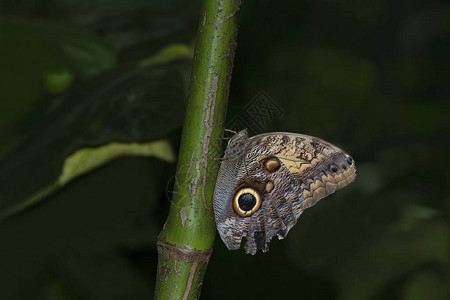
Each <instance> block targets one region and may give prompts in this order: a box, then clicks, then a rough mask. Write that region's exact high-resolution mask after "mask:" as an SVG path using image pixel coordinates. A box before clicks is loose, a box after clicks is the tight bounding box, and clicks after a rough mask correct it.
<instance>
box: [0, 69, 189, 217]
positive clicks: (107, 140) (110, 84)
mask: <svg viewBox="0 0 450 300" xmlns="http://www.w3.org/2000/svg"><path fill="white" fill-rule="evenodd" d="M183 66H184V65H183V64H181V62H180V64H178V65H171V66H164V67H147V68H136V67H135V68H121V69H117V70H114V71H112V72H109V73H105V74H102V75H101V76H98V77H96V78H94V79H92V80H89V81H87V82H85V83H82V84H79V85H77V86H74V87H73V88H71V89H70V90H69V91H68V92H67V93H65V94H64V95H63V96H62V97H60V98H59V99H57V100H56V103H55V104H54V107H53V108H52V109H51V110H50V111H49V112H48V113H47V114H46V115H45V117H44V118H42V119H41V120H40V122H38V123H37V124H34V126H33V127H32V128H29V129H28V131H27V132H24V133H22V134H20V135H21V136H26V137H27V138H25V139H24V140H23V141H22V142H21V143H19V144H17V145H16V146H14V147H13V146H8V143H7V142H5V145H6V146H7V147H6V148H10V150H9V151H8V152H7V153H5V154H3V155H2V157H0V218H2V217H5V216H7V215H9V214H11V213H13V212H16V211H19V210H21V209H23V208H25V207H28V206H30V205H32V204H34V203H36V202H38V201H40V200H42V199H44V198H45V197H46V196H48V195H49V194H51V193H53V192H54V191H55V190H56V189H57V188H59V187H60V186H61V182H62V183H66V182H67V181H68V180H70V179H72V178H74V177H75V176H76V175H78V174H82V173H84V172H86V171H88V170H90V169H92V168H93V167H95V166H97V165H99V164H101V163H104V162H106V161H108V160H109V159H112V158H114V157H117V156H118V155H123V154H130V153H131V154H133V155H139V154H141V155H142V154H144V155H158V156H159V157H162V156H161V155H162V154H161V150H158V149H155V148H154V147H155V146H154V145H153V146H151V147H150V146H149V144H148V143H149V142H151V141H154V140H155V139H160V138H161V137H162V136H164V135H166V134H167V133H168V132H170V131H172V130H174V129H175V128H178V127H180V126H181V123H182V120H183V117H184V99H185V98H184V97H185V94H184V86H183V84H184V77H183V75H182V68H183ZM117 143H119V144H117ZM136 143H138V144H141V145H137V144H136ZM125 144H128V145H125ZM104 145H109V147H105V148H101V147H100V146H104ZM160 146H161V145H160ZM87 147H94V148H97V147H100V148H98V149H97V150H98V151H87V150H85V151H84V152H83V151H82V152H79V153H78V154H75V153H77V152H78V151H80V150H81V149H86V148H87ZM80 153H84V155H87V153H88V154H89V155H88V156H89V157H90V158H93V157H95V156H96V158H97V159H100V158H101V159H100V160H99V161H96V162H94V161H91V162H90V163H86V164H84V165H82V166H79V167H78V169H76V170H75V168H74V165H75V164H74V163H73V162H74V161H79V159H76V158H77V157H78V158H79V156H78V155H81V154H80ZM166 154H167V155H168V156H165V157H164V158H165V159H166V160H169V159H173V157H171V156H170V154H169V153H168V152H166ZM71 155H73V156H72V157H71V160H69V161H68V162H67V161H66V159H67V158H68V157H69V156H71ZM84 158H86V156H85V157H84ZM60 180H62V181H60Z"/></svg>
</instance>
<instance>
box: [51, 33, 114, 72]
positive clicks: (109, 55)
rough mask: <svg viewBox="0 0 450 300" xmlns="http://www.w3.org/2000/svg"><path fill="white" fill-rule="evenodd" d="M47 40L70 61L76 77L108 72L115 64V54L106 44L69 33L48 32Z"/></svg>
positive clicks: (84, 35)
mask: <svg viewBox="0 0 450 300" xmlns="http://www.w3.org/2000/svg"><path fill="white" fill-rule="evenodd" d="M48 31H49V30H48V29H47V34H48V39H49V40H50V41H51V42H53V43H54V44H55V45H56V46H57V47H59V48H60V49H61V52H63V53H64V54H65V55H66V57H67V58H68V59H69V60H70V61H71V63H72V65H73V67H74V68H75V70H76V72H77V75H79V76H80V77H81V78H86V77H90V76H94V75H97V74H99V73H100V72H101V71H104V70H108V69H110V68H112V67H113V66H114V65H115V64H116V53H115V51H114V49H113V47H112V46H111V45H110V44H108V43H107V42H105V41H103V40H101V39H99V38H96V37H90V36H87V35H86V34H83V35H80V34H76V33H71V32H60V31H54V32H48Z"/></svg>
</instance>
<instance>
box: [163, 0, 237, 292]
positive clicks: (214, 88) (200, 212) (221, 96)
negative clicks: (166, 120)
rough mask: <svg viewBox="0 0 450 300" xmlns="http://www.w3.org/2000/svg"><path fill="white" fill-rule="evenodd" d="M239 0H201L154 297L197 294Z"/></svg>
mask: <svg viewBox="0 0 450 300" xmlns="http://www.w3.org/2000/svg"><path fill="white" fill-rule="evenodd" d="M239 7H240V0H226V1H225V0H204V1H203V6H202V11H201V15H200V22H199V29H198V33H197V42H196V48H195V55H194V65H193V70H192V75H191V83H190V89H189V99H188V106H187V111H186V117H185V121H184V127H183V134H182V140H181V146H180V154H179V158H178V166H177V174H176V177H175V179H176V180H175V187H174V190H175V192H174V196H173V199H172V205H171V208H170V212H169V216H168V217H167V220H166V223H165V225H164V228H163V230H162V231H161V233H160V235H159V238H158V274H157V281H156V288H155V299H198V298H199V296H200V290H201V285H202V282H203V277H204V275H205V271H206V267H207V265H208V261H209V257H210V256H211V253H212V247H213V242H214V236H215V224H214V212H213V205H212V197H213V193H214V184H215V181H216V176H217V170H218V160H217V158H218V157H220V155H221V151H220V148H221V147H220V146H221V140H220V138H221V136H222V133H223V125H224V120H225V115H226V104H227V101H228V90H229V85H230V80H231V72H232V68H233V60H234V52H235V49H236V36H237V20H236V19H237V16H236V14H237V12H238V10H239Z"/></svg>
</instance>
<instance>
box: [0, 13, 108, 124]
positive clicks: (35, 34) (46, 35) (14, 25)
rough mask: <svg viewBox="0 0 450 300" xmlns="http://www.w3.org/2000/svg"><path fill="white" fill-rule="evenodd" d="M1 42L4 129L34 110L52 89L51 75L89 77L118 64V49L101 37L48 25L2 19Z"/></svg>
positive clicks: (0, 117)
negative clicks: (39, 100) (66, 73)
mask: <svg viewBox="0 0 450 300" xmlns="http://www.w3.org/2000/svg"><path fill="white" fill-rule="evenodd" d="M0 44H1V45H2V46H1V47H0V66H1V68H0V90H1V91H2V101H0V130H1V129H2V128H3V127H4V126H5V125H6V124H9V123H10V122H11V121H13V120H17V119H19V118H21V117H23V116H24V115H26V114H27V113H29V112H30V110H31V107H32V106H33V105H35V102H36V100H37V99H38V98H39V97H41V96H43V95H44V93H45V88H46V87H47V88H48V79H49V78H48V77H46V76H48V74H52V73H54V72H61V70H64V72H69V73H72V74H73V75H75V76H81V77H86V76H92V75H95V74H98V73H99V72H101V71H103V70H106V69H108V68H111V67H112V66H114V64H115V52H114V51H113V49H112V47H111V46H110V45H109V44H107V43H106V42H104V41H102V40H101V39H98V38H93V37H89V36H86V35H81V34H77V33H72V32H68V31H64V30H58V29H55V28H54V27H52V26H50V25H48V24H40V23H31V22H29V23H28V22H24V21H16V20H0ZM70 82H71V81H68V82H67V83H69V84H70ZM59 89H60V88H59Z"/></svg>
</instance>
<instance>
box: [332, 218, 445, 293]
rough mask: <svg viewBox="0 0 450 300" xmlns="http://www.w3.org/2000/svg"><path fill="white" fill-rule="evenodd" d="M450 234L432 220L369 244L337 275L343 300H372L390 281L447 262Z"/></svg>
mask: <svg viewBox="0 0 450 300" xmlns="http://www.w3.org/2000/svg"><path fill="white" fill-rule="evenodd" d="M449 234H450V231H449V224H447V223H446V222H443V221H439V220H431V221H424V222H418V223H417V224H416V226H415V227H414V228H412V229H411V230H410V231H407V232H400V233H393V234H391V235H387V236H385V237H383V238H382V239H381V240H380V241H378V242H372V243H370V244H366V245H365V247H364V249H363V251H361V252H359V253H356V254H355V255H354V257H353V258H352V259H351V261H348V262H347V264H346V265H345V266H344V267H343V268H342V269H340V270H339V271H338V272H337V274H336V279H337V280H338V282H339V285H340V289H341V296H340V299H345V300H352V299H355V300H364V299H371V297H373V296H374V295H376V294H377V293H379V292H380V290H382V289H383V288H384V287H385V286H386V285H387V284H388V283H389V282H392V281H394V280H395V279H396V278H398V277H399V276H402V275H405V274H407V273H408V272H411V271H412V270H414V269H415V268H418V267H420V266H422V265H424V264H427V263H431V262H436V263H448V261H449V253H450V252H449V251H450V247H449Z"/></svg>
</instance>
